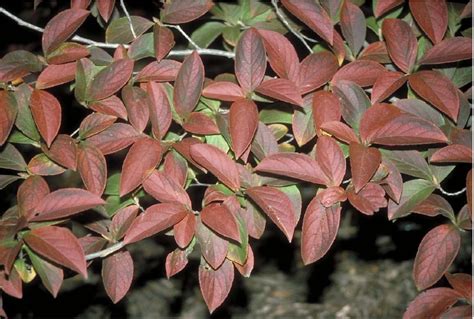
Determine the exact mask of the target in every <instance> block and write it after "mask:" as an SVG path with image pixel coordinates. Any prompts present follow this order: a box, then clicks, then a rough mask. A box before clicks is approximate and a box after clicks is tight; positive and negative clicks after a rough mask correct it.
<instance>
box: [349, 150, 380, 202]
mask: <svg viewBox="0 0 474 319" xmlns="http://www.w3.org/2000/svg"><path fill="white" fill-rule="evenodd" d="M349 159H350V163H351V172H352V184H353V185H354V188H355V192H356V193H358V192H359V191H360V190H361V189H362V187H364V186H365V185H366V184H367V183H368V182H369V181H370V179H371V178H372V176H374V174H375V172H376V171H377V169H378V168H379V165H380V162H381V160H382V154H381V153H380V151H379V150H378V149H376V148H373V147H366V146H364V145H361V144H358V143H351V144H350V145H349Z"/></svg>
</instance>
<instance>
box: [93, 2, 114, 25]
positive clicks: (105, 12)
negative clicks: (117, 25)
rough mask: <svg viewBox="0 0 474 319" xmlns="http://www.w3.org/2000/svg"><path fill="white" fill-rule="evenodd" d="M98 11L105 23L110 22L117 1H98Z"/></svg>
mask: <svg viewBox="0 0 474 319" xmlns="http://www.w3.org/2000/svg"><path fill="white" fill-rule="evenodd" d="M96 4H97V9H98V10H99V13H100V16H101V17H102V19H104V21H105V22H108V21H109V18H110V16H111V15H112V12H113V11H114V7H115V0H97V2H96Z"/></svg>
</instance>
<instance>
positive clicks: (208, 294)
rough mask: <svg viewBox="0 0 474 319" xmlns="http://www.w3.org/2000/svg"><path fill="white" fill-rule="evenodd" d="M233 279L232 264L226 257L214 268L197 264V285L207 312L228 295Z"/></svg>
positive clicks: (218, 304)
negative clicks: (219, 265)
mask: <svg viewBox="0 0 474 319" xmlns="http://www.w3.org/2000/svg"><path fill="white" fill-rule="evenodd" d="M233 281H234V266H233V264H232V262H231V261H230V260H228V259H226V260H225V261H224V263H223V264H222V265H221V267H219V268H218V269H216V270H213V269H212V268H211V267H209V266H207V265H201V266H199V287H201V293H202V296H203V298H204V301H205V302H206V305H207V308H208V309H209V312H210V313H212V312H214V310H216V308H217V307H219V306H220V305H221V304H222V303H223V302H224V300H225V299H226V298H227V296H228V295H229V292H230V289H231V288H232V282H233Z"/></svg>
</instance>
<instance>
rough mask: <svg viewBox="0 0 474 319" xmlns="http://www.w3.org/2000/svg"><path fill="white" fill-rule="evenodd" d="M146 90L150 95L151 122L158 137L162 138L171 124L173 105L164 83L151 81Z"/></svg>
mask: <svg viewBox="0 0 474 319" xmlns="http://www.w3.org/2000/svg"><path fill="white" fill-rule="evenodd" d="M146 90H147V92H148V96H149V101H150V102H149V104H148V105H149V107H150V122H151V127H152V129H153V134H154V135H155V137H156V138H162V137H164V136H165V135H166V133H167V132H168V129H169V127H170V125H171V106H170V102H169V99H168V95H167V94H166V91H165V89H164V87H163V85H162V84H159V83H156V82H149V83H148V84H147V87H146Z"/></svg>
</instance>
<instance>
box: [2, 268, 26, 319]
mask: <svg viewBox="0 0 474 319" xmlns="http://www.w3.org/2000/svg"><path fill="white" fill-rule="evenodd" d="M7 277H8V279H7ZM0 287H2V291H3V292H4V293H6V294H8V295H10V296H12V297H15V298H18V299H21V298H23V282H22V280H21V277H20V275H19V274H18V272H17V271H16V269H15V268H13V270H12V272H11V273H10V275H9V276H7V275H6V274H5V273H4V271H3V270H2V271H0ZM2 312H3V313H5V312H4V311H3V308H0V314H1V313H2ZM2 316H3V314H2ZM4 317H5V318H6V317H7V316H6V315H5V316H4Z"/></svg>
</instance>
